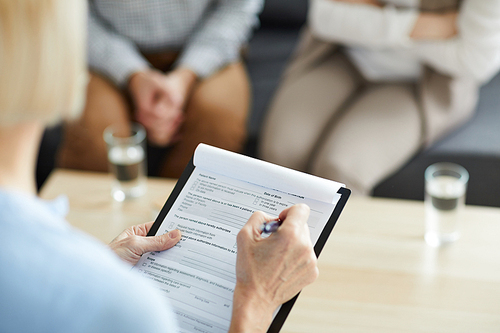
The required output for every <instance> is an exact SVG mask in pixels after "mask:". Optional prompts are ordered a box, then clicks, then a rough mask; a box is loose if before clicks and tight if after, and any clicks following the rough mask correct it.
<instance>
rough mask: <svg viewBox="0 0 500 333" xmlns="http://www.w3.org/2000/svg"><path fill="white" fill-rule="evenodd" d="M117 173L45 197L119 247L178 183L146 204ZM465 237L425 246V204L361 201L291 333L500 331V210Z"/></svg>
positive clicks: (78, 175)
mask: <svg viewBox="0 0 500 333" xmlns="http://www.w3.org/2000/svg"><path fill="white" fill-rule="evenodd" d="M111 182H112V179H111V178H110V176H109V175H106V174H99V173H86V172H76V171H67V170H56V171H55V172H53V174H52V175H51V176H50V178H49V179H48V181H47V183H46V185H45V186H44V187H43V189H42V192H41V197H42V198H45V199H52V198H55V197H57V196H58V195H60V194H65V195H67V196H68V198H69V202H70V212H69V214H68V216H67V220H68V221H69V222H70V223H71V224H72V225H74V226H76V227H78V228H80V229H82V230H84V231H86V232H88V233H90V234H92V235H94V236H96V237H97V238H99V239H101V240H102V241H104V242H109V241H110V240H112V239H113V237H115V236H116V235H118V233H119V232H121V231H122V230H123V229H125V228H127V227H128V226H131V225H134V224H139V223H143V222H145V221H150V220H153V219H154V216H155V215H156V214H157V212H158V211H159V209H160V208H161V206H162V205H163V203H164V202H165V200H166V198H167V197H168V195H169V193H170V191H171V190H172V189H173V187H174V185H175V180H169V179H148V193H147V195H146V196H144V197H142V198H140V199H137V200H134V201H128V202H123V203H117V202H114V201H113V200H112V198H111V196H110V189H111ZM462 217H463V222H462V225H461V232H462V236H461V238H460V239H459V240H458V241H457V242H456V243H454V244H452V245H450V246H447V247H444V248H431V247H429V246H427V245H426V244H425V242H424V240H423V225H424V223H423V220H424V207H423V204H422V202H418V201H405V200H393V199H376V198H362V197H351V198H350V199H349V201H348V203H347V206H346V208H345V209H344V211H343V213H342V214H341V216H340V219H339V221H338V223H337V225H336V226H335V228H334V230H333V232H332V235H331V236H330V239H329V240H328V242H327V244H326V245H325V247H324V249H323V252H322V253H321V255H320V258H319V261H318V266H319V270H320V276H319V278H318V279H317V280H316V282H315V283H313V284H312V285H310V286H308V287H306V288H305V289H304V290H303V291H302V293H301V295H300V297H299V298H298V301H297V303H296V304H295V306H294V307H293V309H292V311H291V313H290V315H289V317H288V319H287V321H286V322H285V325H284V327H283V329H282V332H290V333H291V332H315V333H319V332H500V241H499V239H500V209H498V208H489V207H473V206H467V207H466V208H465V210H464V213H463V216H462Z"/></svg>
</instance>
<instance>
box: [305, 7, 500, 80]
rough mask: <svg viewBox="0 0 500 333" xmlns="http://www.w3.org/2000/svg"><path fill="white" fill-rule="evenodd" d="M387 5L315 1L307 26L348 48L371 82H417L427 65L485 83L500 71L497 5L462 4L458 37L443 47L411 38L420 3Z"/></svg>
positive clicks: (442, 42)
mask: <svg viewBox="0 0 500 333" xmlns="http://www.w3.org/2000/svg"><path fill="white" fill-rule="evenodd" d="M384 3H385V4H386V6H384V7H383V8H379V7H375V6H369V5H363V4H355V3H348V2H342V1H335V0H311V7H310V10H309V26H310V27H311V30H312V33H313V34H314V35H315V36H316V37H318V38H321V39H323V40H326V41H331V42H336V43H341V44H343V45H345V46H347V53H348V55H349V57H350V58H351V60H352V61H353V62H354V63H355V64H356V66H357V67H358V68H359V70H360V71H361V72H362V73H363V75H364V76H365V77H366V78H367V79H369V80H373V81H388V80H389V81H390V80H416V79H418V78H419V77H420V73H421V69H422V66H423V65H427V66H430V67H432V68H434V69H435V70H437V71H440V72H442V73H444V74H448V75H451V76H454V77H470V78H473V79H475V80H477V81H478V82H485V81H488V80H489V79H491V77H492V76H493V75H495V74H496V72H497V71H498V70H499V69H500V1H499V0H464V2H463V4H462V7H461V10H460V13H459V17H458V21H457V25H458V31H459V32H458V35H457V36H456V37H454V38H450V39H446V40H441V41H430V40H429V41H415V40H412V39H411V38H410V33H411V31H412V30H413V27H414V26H415V22H416V20H417V18H418V15H419V11H418V8H417V4H418V3H419V0H386V1H384ZM401 6H404V7H401Z"/></svg>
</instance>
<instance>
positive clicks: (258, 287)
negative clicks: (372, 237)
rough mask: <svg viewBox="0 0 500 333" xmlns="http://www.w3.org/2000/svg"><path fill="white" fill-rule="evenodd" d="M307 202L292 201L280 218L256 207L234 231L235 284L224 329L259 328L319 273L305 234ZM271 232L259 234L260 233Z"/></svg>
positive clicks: (306, 229) (269, 321) (268, 321)
mask: <svg viewBox="0 0 500 333" xmlns="http://www.w3.org/2000/svg"><path fill="white" fill-rule="evenodd" d="M308 217H309V207H308V206H306V205H304V204H298V205H294V206H292V207H289V208H287V209H285V210H284V211H282V212H281V213H280V214H279V218H274V219H273V217H271V216H269V215H267V214H265V213H263V212H255V213H254V214H252V216H251V217H250V219H249V220H248V222H247V223H246V224H245V225H244V226H243V228H242V229H241V230H240V232H239V233H238V236H237V245H238V255H237V257H236V286H235V289H234V294H233V299H234V302H233V304H244V306H234V307H233V314H232V318H234V320H233V321H231V328H230V330H229V332H241V331H250V328H251V329H253V330H255V327H260V328H262V330H261V331H262V332H265V331H264V329H266V328H267V327H269V324H270V323H271V321H272V318H273V317H272V313H273V311H274V310H275V309H276V308H277V307H278V306H279V305H281V304H283V303H284V302H286V301H288V300H289V299H290V298H292V297H293V296H295V295H296V294H297V293H298V292H299V291H300V290H301V289H302V288H303V287H304V286H306V285H308V284H309V283H311V282H313V281H314V280H315V279H316V278H317V276H318V267H317V259H316V255H315V253H314V249H313V246H312V242H311V236H310V234H309V227H308V225H307V220H308ZM271 232H272V235H271V237H263V236H265V235H264V233H266V234H269V233H271Z"/></svg>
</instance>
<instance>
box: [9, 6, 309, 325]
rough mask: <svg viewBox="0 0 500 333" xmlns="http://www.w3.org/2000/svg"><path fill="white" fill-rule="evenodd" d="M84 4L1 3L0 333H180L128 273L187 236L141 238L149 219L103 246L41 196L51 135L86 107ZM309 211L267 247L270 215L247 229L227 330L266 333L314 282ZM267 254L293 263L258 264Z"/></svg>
mask: <svg viewBox="0 0 500 333" xmlns="http://www.w3.org/2000/svg"><path fill="white" fill-rule="evenodd" d="M86 4H87V3H86V1H84V0H15V1H12V0H0V73H1V75H0V244H1V247H2V251H0V266H1V267H2V269H1V270H0V309H1V311H0V332H177V331H178V329H177V325H176V320H175V317H174V315H173V312H172V310H171V309H170V306H169V304H168V303H167V302H166V300H165V299H164V298H162V297H161V296H160V295H159V292H158V291H157V290H155V289H154V288H153V287H151V286H150V285H149V284H148V282H147V281H145V280H143V278H141V277H140V276H138V275H137V276H136V275H134V273H132V272H131V271H130V265H131V264H132V265H133V264H135V263H136V262H137V261H138V260H139V258H140V256H141V255H142V254H143V253H146V252H150V251H162V250H166V249H168V248H171V247H172V246H174V245H175V244H176V243H177V242H178V241H179V240H180V238H181V235H180V232H179V230H172V231H170V232H168V233H165V234H164V235H161V236H155V237H145V236H146V235H147V232H148V230H149V229H150V227H151V225H152V222H150V223H146V224H143V225H140V226H135V227H132V228H129V229H127V230H126V231H124V232H123V233H122V234H121V235H119V236H118V237H117V238H116V239H115V240H114V241H113V242H111V244H109V247H106V246H104V245H103V244H101V243H99V242H98V241H96V240H94V239H92V238H91V237H89V236H87V235H84V234H82V233H80V232H78V231H76V230H74V229H72V228H71V227H70V226H69V225H68V224H67V222H66V221H65V220H64V214H65V213H66V211H67V202H66V201H65V200H64V199H60V200H56V201H54V202H46V201H43V200H41V199H39V198H38V197H37V196H36V187H35V177H34V169H35V158H36V155H37V149H38V146H39V140H40V137H41V135H42V131H43V129H44V126H47V125H50V124H54V123H56V122H58V121H59V120H60V119H61V118H71V117H75V116H77V115H78V114H79V112H80V110H81V109H82V101H83V95H84V92H85V91H84V90H85V89H84V87H85V85H86V81H87V73H86V69H85V57H84V54H85V51H84V44H85V16H86V11H87V8H86ZM308 214H309V211H308V208H307V206H303V205H299V206H294V207H291V208H289V209H288V210H286V211H284V212H283V213H282V217H283V218H284V222H283V225H282V227H281V228H280V229H281V231H280V230H279V231H278V232H277V233H276V234H275V235H273V236H275V237H269V238H268V239H263V238H261V237H260V236H259V233H258V230H259V229H258V228H259V227H260V225H261V223H263V222H264V221H269V220H271V218H270V217H269V216H266V215H264V214H263V213H255V214H254V215H252V217H251V218H250V219H249V221H248V223H247V224H246V225H245V226H244V227H243V229H242V231H241V232H240V235H239V236H238V258H237V268H238V271H237V274H236V277H237V282H236V287H235V292H234V302H233V304H234V306H233V312H232V314H233V317H232V320H231V328H230V330H229V331H230V332H241V331H249V330H250V328H251V329H253V330H254V331H256V332H264V331H265V330H266V329H267V326H268V325H269V323H270V322H271V319H272V313H273V311H274V309H275V308H276V307H277V306H278V305H279V304H281V303H283V302H285V301H287V300H288V299H290V298H291V297H293V296H294V295H295V294H296V293H297V292H298V291H299V290H300V289H301V288H302V287H303V286H305V285H306V284H308V283H310V282H312V281H313V280H314V279H315V278H316V276H317V274H318V272H317V267H316V257H315V255H314V252H313V249H312V245H311V241H310V238H309V236H308V235H309V234H308V231H309V229H308V228H307V224H306V221H307V217H308ZM285 234H286V235H287V237H285V236H284V235H285ZM271 238H272V239H271ZM285 248H287V249H290V248H292V249H293V250H295V251H291V252H287V253H285V251H284V249H285ZM266 249H268V250H269V252H271V253H285V255H284V256H279V257H276V258H271V257H269V258H267V257H266V258H260V259H259V258H255V256H254V255H253V254H254V253H256V252H263V251H266ZM261 257H262V256H261ZM120 259H121V260H120ZM291 272H293V274H291ZM270 273H273V274H270ZM271 275H272V276H271ZM278 291H279V292H278Z"/></svg>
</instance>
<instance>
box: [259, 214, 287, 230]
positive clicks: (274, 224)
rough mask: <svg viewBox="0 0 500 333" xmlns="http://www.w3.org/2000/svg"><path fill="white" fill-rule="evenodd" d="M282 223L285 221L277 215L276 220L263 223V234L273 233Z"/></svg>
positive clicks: (261, 228) (261, 226) (261, 227)
mask: <svg viewBox="0 0 500 333" xmlns="http://www.w3.org/2000/svg"><path fill="white" fill-rule="evenodd" d="M282 223H283V221H282V220H281V219H280V218H279V217H277V218H275V219H274V220H271V221H269V222H264V223H262V224H261V225H260V231H262V233H263V234H270V233H273V232H275V231H277V230H278V228H279V227H280V226H281V224H282Z"/></svg>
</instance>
